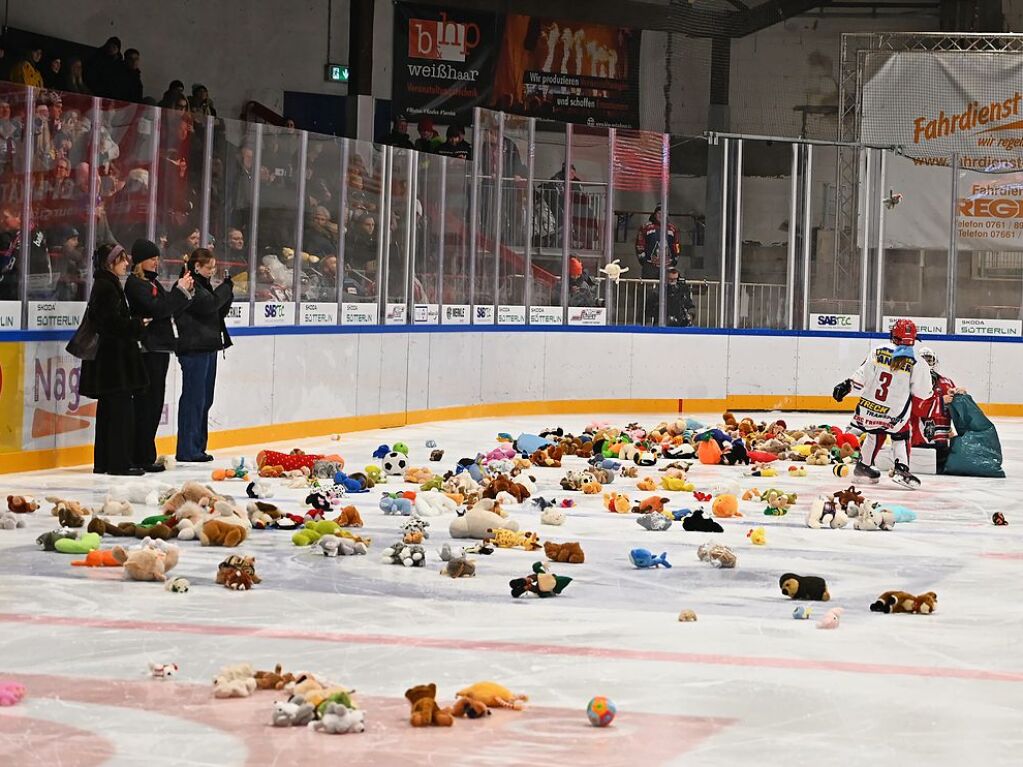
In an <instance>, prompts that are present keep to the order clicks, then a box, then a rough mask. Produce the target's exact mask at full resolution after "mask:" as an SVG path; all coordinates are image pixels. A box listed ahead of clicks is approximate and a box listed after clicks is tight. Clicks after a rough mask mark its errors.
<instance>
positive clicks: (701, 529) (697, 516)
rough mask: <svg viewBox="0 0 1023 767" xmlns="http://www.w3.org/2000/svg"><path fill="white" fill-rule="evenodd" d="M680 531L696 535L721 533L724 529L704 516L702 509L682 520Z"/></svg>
mask: <svg viewBox="0 0 1023 767" xmlns="http://www.w3.org/2000/svg"><path fill="white" fill-rule="evenodd" d="M682 529H683V530H686V531H687V532H697V533H723V532H724V531H725V529H724V528H723V527H721V525H719V524H718V523H717V522H715V521H714V520H713V519H710V518H709V517H705V516H704V511H703V509H696V510H695V511H694V512H693V513H692V514H689V515H688V516H686V518H685V519H683V520H682Z"/></svg>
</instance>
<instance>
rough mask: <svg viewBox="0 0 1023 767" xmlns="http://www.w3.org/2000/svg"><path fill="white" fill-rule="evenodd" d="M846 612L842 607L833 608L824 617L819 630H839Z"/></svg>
mask: <svg viewBox="0 0 1023 767" xmlns="http://www.w3.org/2000/svg"><path fill="white" fill-rule="evenodd" d="M843 612H844V611H843V610H842V608H841V607H832V608H831V609H830V610H828V612H827V613H826V614H825V615H824V617H823V618H822V619H821V620H820V621H819V622H818V623H817V628H819V629H837V628H838V623H839V619H840V618H841V617H842V613H843Z"/></svg>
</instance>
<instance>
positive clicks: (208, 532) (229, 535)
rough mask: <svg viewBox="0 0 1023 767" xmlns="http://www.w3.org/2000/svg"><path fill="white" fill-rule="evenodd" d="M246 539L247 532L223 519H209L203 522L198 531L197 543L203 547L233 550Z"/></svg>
mask: <svg viewBox="0 0 1023 767" xmlns="http://www.w3.org/2000/svg"><path fill="white" fill-rule="evenodd" d="M246 537H248V530H247V529H246V528H244V527H242V526H241V525H236V524H233V523H231V522H228V521H227V520H225V519H211V520H209V521H208V522H204V523H203V526H202V528H201V529H200V531H199V543H201V544H202V545H203V546H226V547H228V548H234V547H235V546H237V545H238V544H240V543H241V542H242V541H244V540H245V539H246Z"/></svg>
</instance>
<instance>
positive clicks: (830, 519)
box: [806, 496, 849, 530]
mask: <svg viewBox="0 0 1023 767" xmlns="http://www.w3.org/2000/svg"><path fill="white" fill-rule="evenodd" d="M848 523H849V516H848V515H847V514H846V513H845V509H843V508H842V506H841V505H840V504H838V503H836V502H835V501H834V500H833V499H831V498H827V497H825V496H820V497H818V498H815V499H814V501H813V503H811V504H810V510H809V511H808V512H807V514H806V526H807V527H812V528H813V529H815V530H818V529H820V528H822V527H830V528H832V529H833V530H837V529H839V528H842V527H845V526H846V525H847V524H848Z"/></svg>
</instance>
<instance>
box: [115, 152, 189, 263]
mask: <svg viewBox="0 0 1023 767" xmlns="http://www.w3.org/2000/svg"><path fill="white" fill-rule="evenodd" d="M148 210H149V171H148V170H147V169H145V168H132V169H131V170H130V171H128V180H127V181H126V182H125V184H124V186H123V187H122V188H121V190H120V191H119V192H117V193H116V194H113V195H111V196H110V199H109V200H108V201H107V203H106V211H107V223H108V224H109V225H110V230H111V231H112V232H113V233H114V237H116V238H117V241H118V242H135V241H136V240H138V239H141V238H144V237H145V236H146V231H147V226H146V223H147V219H148V215H147V213H148ZM189 252H191V251H189Z"/></svg>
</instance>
